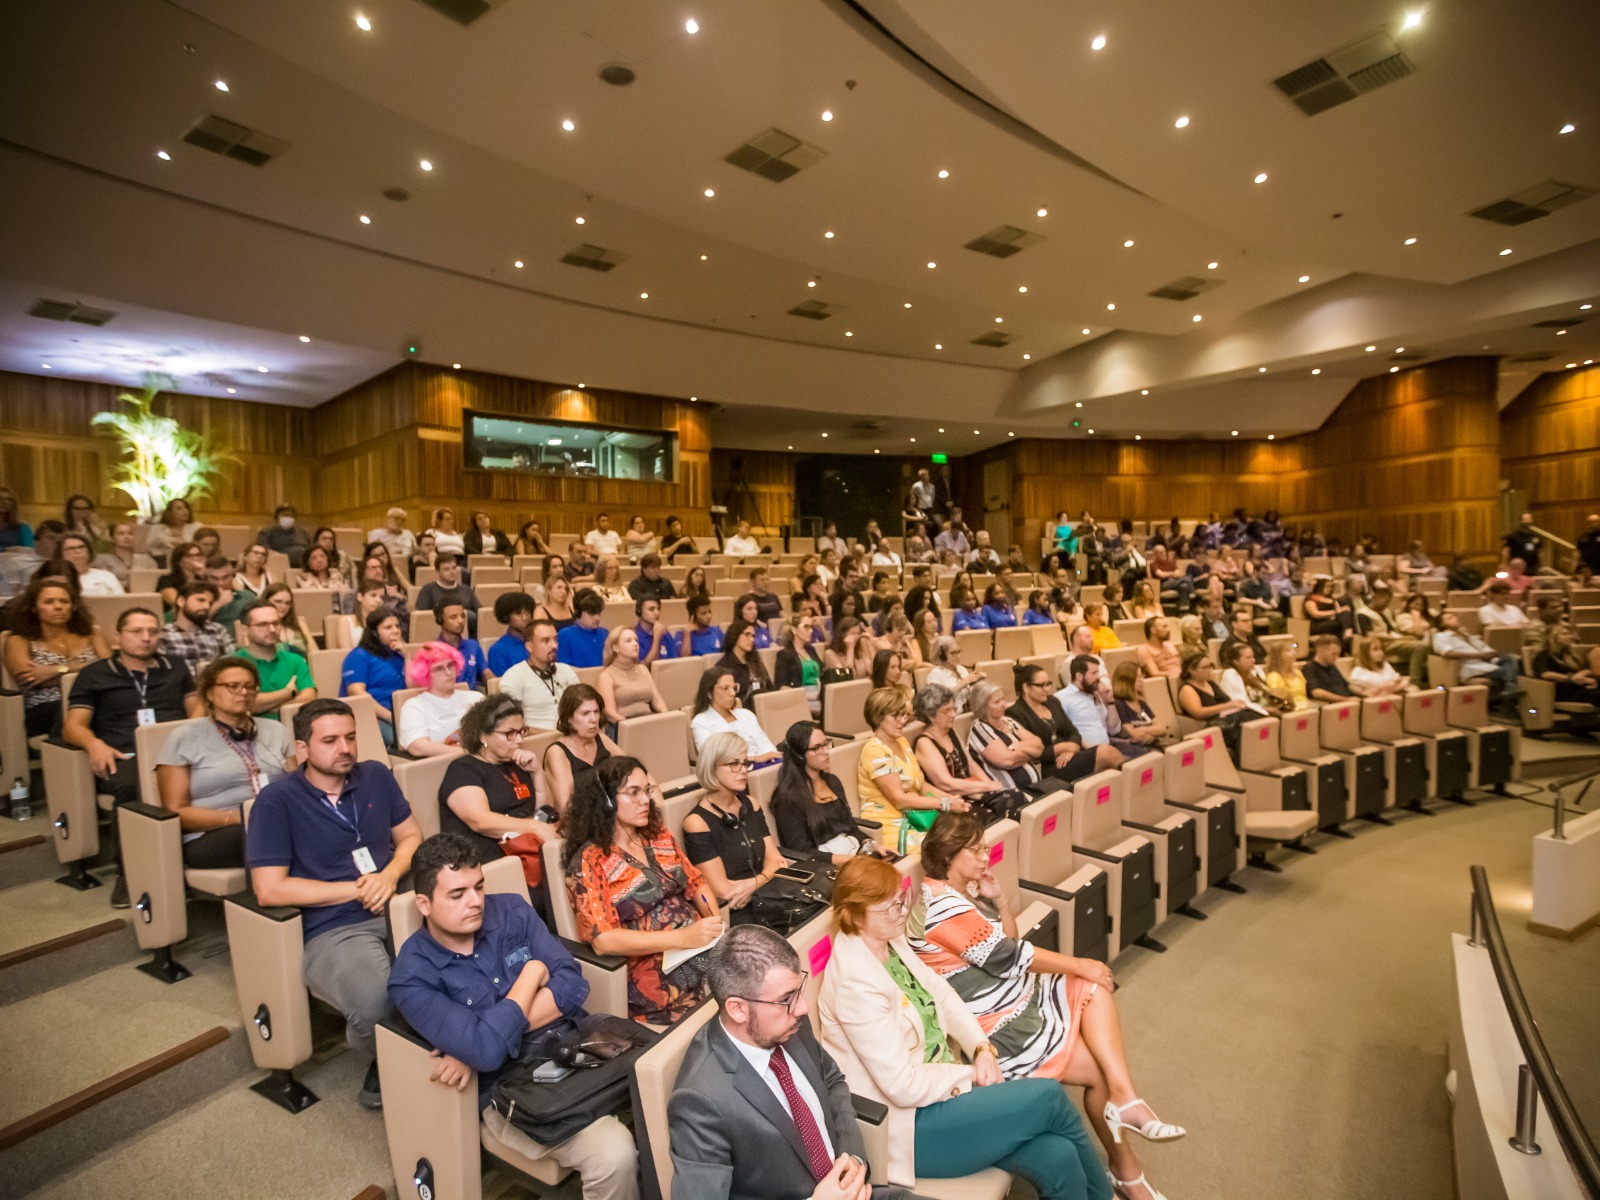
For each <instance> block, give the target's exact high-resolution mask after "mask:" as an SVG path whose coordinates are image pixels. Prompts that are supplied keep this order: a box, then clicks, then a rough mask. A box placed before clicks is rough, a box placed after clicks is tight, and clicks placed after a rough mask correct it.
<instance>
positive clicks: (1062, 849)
mask: <svg viewBox="0 0 1600 1200" xmlns="http://www.w3.org/2000/svg"><path fill="white" fill-rule="evenodd" d="M1072 820H1073V796H1072V793H1071V792H1069V791H1066V790H1061V791H1055V792H1049V793H1046V794H1045V795H1044V796H1042V797H1040V798H1039V799H1038V800H1035V801H1034V802H1033V803H1032V804H1030V805H1028V806H1027V807H1026V808H1024V809H1023V810H1022V812H1021V814H1019V816H1018V818H1017V826H1018V832H1017V856H1016V857H1017V872H1018V873H1019V874H1020V876H1021V878H1023V879H1026V880H1028V881H1029V882H1030V883H1042V884H1045V885H1046V886H1048V887H1054V886H1056V885H1057V884H1058V883H1060V882H1061V881H1062V880H1064V879H1065V878H1067V876H1069V875H1070V874H1072V842H1073V832H1072ZM1006 823H1007V822H996V824H1006Z"/></svg>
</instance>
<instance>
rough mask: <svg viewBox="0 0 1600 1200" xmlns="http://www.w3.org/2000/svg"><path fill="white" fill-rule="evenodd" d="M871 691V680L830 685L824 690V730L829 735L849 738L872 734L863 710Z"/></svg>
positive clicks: (856, 680)
mask: <svg viewBox="0 0 1600 1200" xmlns="http://www.w3.org/2000/svg"><path fill="white" fill-rule="evenodd" d="M871 691H872V680H870V679H852V680H850V681H848V682H846V683H830V684H828V686H827V687H825V688H823V689H822V728H823V729H824V730H825V731H826V732H828V733H831V734H834V735H836V736H838V737H847V738H853V737H858V736H860V735H861V734H863V733H868V732H870V731H869V730H868V729H867V718H866V716H865V714H864V713H863V711H862V710H863V708H864V707H865V705H866V702H867V696H868V695H869V694H870V693H871Z"/></svg>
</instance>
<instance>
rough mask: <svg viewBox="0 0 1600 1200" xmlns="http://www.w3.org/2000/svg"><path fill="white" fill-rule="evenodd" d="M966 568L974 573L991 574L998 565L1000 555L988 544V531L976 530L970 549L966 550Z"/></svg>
mask: <svg viewBox="0 0 1600 1200" xmlns="http://www.w3.org/2000/svg"><path fill="white" fill-rule="evenodd" d="M966 561H967V570H969V571H971V572H972V573H973V574H974V575H992V574H994V572H995V571H996V570H998V569H999V566H1000V555H999V554H998V553H996V551H995V548H994V547H993V546H992V545H990V544H989V531H988V530H987V529H980V530H978V532H977V534H976V535H975V536H974V539H973V544H972V549H971V550H969V551H968V552H967V559H966Z"/></svg>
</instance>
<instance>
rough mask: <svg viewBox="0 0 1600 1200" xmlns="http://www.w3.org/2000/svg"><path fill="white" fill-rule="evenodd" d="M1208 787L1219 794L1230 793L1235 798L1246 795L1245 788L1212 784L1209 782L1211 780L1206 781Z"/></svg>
mask: <svg viewBox="0 0 1600 1200" xmlns="http://www.w3.org/2000/svg"><path fill="white" fill-rule="evenodd" d="M1206 786H1207V787H1208V788H1215V789H1216V790H1217V791H1219V792H1228V793H1230V794H1231V795H1234V796H1242V795H1244V789H1243V788H1236V787H1229V786H1228V785H1227V784H1225V783H1212V782H1211V780H1209V779H1208V780H1206Z"/></svg>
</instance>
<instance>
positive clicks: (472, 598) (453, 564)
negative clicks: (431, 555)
mask: <svg viewBox="0 0 1600 1200" xmlns="http://www.w3.org/2000/svg"><path fill="white" fill-rule="evenodd" d="M461 563H462V560H461V558H460V557H459V556H458V555H456V554H452V553H450V552H448V551H440V552H439V558H438V561H437V562H436V563H435V564H434V570H435V571H436V572H437V578H435V579H432V580H430V581H428V582H427V583H425V584H423V585H422V587H421V588H420V589H418V591H417V604H416V607H417V609H418V611H420V612H427V611H430V610H432V611H435V612H436V611H437V610H438V609H440V608H442V607H443V606H444V605H446V604H459V605H461V607H462V608H463V609H464V610H465V611H466V616H467V629H468V630H469V631H470V632H476V630H477V626H478V607H479V605H478V593H477V592H475V591H473V590H472V585H471V584H470V583H468V582H467V581H466V580H465V579H463V578H462V575H461Z"/></svg>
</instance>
